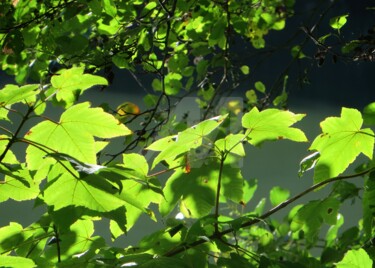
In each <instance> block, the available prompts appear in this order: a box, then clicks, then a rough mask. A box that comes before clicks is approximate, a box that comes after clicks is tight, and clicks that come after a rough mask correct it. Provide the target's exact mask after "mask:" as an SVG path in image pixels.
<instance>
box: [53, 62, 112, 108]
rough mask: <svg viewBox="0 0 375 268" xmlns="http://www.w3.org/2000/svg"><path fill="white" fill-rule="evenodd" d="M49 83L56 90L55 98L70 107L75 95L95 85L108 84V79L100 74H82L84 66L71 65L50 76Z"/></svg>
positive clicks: (75, 97) (75, 98)
mask: <svg viewBox="0 0 375 268" xmlns="http://www.w3.org/2000/svg"><path fill="white" fill-rule="evenodd" d="M51 84H52V86H53V87H54V88H55V89H56V90H57V92H56V99H57V100H58V101H63V102H64V103H65V104H66V107H70V106H71V105H73V103H74V101H76V100H77V95H79V94H81V93H82V92H84V91H85V90H87V89H89V88H91V87H93V86H95V85H108V81H107V80H106V79H105V78H103V77H100V76H96V75H92V74H84V68H80V67H73V68H71V69H64V70H61V71H60V72H59V73H58V75H54V76H52V78H51Z"/></svg>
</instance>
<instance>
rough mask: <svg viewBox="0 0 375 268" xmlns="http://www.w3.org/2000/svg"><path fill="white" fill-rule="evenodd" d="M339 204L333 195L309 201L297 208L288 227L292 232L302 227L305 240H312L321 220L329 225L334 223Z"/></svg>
mask: <svg viewBox="0 0 375 268" xmlns="http://www.w3.org/2000/svg"><path fill="white" fill-rule="evenodd" d="M339 206H340V201H339V200H337V199H335V198H333V197H328V198H326V199H324V200H315V201H310V202H309V203H307V204H306V205H304V206H303V207H301V208H300V209H299V210H298V212H297V214H296V215H295V216H294V217H293V220H292V223H291V224H290V229H291V230H292V231H293V232H295V231H298V230H300V229H302V230H303V231H304V232H305V238H306V240H307V241H308V242H313V241H314V240H315V239H316V238H317V236H318V234H319V230H320V228H321V225H322V224H323V222H324V223H327V224H330V225H334V224H336V221H337V213H338V209H339Z"/></svg>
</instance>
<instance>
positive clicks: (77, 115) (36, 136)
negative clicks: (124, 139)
mask: <svg viewBox="0 0 375 268" xmlns="http://www.w3.org/2000/svg"><path fill="white" fill-rule="evenodd" d="M130 133H131V131H130V130H129V129H128V128H127V127H125V126H124V125H123V124H120V123H119V121H118V120H117V119H115V118H114V117H113V116H112V115H110V114H108V113H105V112H104V111H103V109H101V108H90V105H89V103H88V102H85V103H80V104H77V105H75V106H72V107H71V108H69V109H68V110H66V111H65V112H64V113H63V114H62V115H61V118H60V121H59V122H52V121H47V120H46V121H43V122H41V123H39V124H37V125H36V126H34V127H33V128H31V129H30V130H29V131H28V133H27V134H26V135H25V138H26V139H27V140H29V141H31V144H33V142H36V144H43V148H44V150H40V149H39V148H38V147H39V146H40V145H37V147H36V146H34V145H29V146H28V147H27V149H26V162H27V164H28V168H29V169H30V170H36V171H37V174H38V176H37V179H41V178H43V176H44V177H45V176H46V172H47V171H48V169H49V167H50V166H51V165H53V164H54V163H55V162H56V161H55V160H54V159H52V158H45V156H46V154H47V152H59V153H64V154H67V155H69V156H72V157H73V158H76V159H78V160H79V161H81V162H83V163H88V164H96V153H97V151H96V143H95V139H94V136H95V137H99V138H105V139H108V138H114V137H118V136H125V135H129V134H130Z"/></svg>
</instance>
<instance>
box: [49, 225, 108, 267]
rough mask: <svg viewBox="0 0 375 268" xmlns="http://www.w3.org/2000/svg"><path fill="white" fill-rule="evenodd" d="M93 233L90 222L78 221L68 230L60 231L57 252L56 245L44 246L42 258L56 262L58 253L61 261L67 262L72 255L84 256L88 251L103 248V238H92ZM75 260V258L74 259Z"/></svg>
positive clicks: (92, 226)
mask: <svg viewBox="0 0 375 268" xmlns="http://www.w3.org/2000/svg"><path fill="white" fill-rule="evenodd" d="M93 233H94V224H93V222H92V221H91V220H78V221H76V222H75V223H74V224H73V225H72V226H71V227H70V229H69V230H65V231H62V232H61V233H60V234H59V238H60V240H61V241H60V242H59V247H60V249H59V251H57V248H56V247H57V245H56V243H52V244H50V245H47V246H46V251H45V252H44V254H43V255H44V257H46V258H47V259H49V260H52V261H54V262H56V261H57V259H58V258H57V253H58V252H59V253H60V257H61V260H67V259H70V258H72V257H73V255H76V256H77V255H78V254H86V252H87V251H89V250H95V249H98V248H100V247H104V245H105V241H104V238H102V237H100V236H92V235H93ZM76 258H77V257H76Z"/></svg>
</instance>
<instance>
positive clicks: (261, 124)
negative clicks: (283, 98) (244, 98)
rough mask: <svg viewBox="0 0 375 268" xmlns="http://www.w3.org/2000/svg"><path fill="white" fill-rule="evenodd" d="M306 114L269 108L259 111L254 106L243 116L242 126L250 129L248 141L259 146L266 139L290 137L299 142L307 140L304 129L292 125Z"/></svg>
mask: <svg viewBox="0 0 375 268" xmlns="http://www.w3.org/2000/svg"><path fill="white" fill-rule="evenodd" d="M304 116H305V115H304V114H294V113H292V112H289V111H282V110H278V109H267V110H264V111H261V112H260V111H259V110H258V109H257V108H256V107H254V108H253V109H252V110H251V111H250V112H248V113H246V114H245V115H244V116H243V117H242V126H243V127H244V128H247V129H248V132H249V135H248V141H249V143H250V144H252V145H254V146H257V145H260V144H261V143H263V142H264V141H267V140H269V141H273V140H283V139H289V140H292V141H297V142H304V141H307V138H306V136H305V134H304V133H303V132H302V130H300V129H297V128H293V127H290V126H291V125H293V124H294V123H296V122H298V121H300V120H301V119H302V118H303V117H304Z"/></svg>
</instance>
